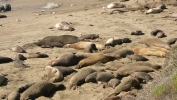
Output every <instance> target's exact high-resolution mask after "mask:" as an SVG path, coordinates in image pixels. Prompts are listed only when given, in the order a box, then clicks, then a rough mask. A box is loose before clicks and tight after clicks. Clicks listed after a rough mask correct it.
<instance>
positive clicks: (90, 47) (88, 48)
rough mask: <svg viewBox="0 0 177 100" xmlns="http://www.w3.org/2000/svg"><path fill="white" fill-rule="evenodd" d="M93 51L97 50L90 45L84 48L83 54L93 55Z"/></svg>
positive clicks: (94, 46)
mask: <svg viewBox="0 0 177 100" xmlns="http://www.w3.org/2000/svg"><path fill="white" fill-rule="evenodd" d="M93 50H98V49H97V48H96V45H95V44H90V45H88V46H87V47H85V48H84V52H88V53H93Z"/></svg>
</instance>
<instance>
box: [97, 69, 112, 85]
mask: <svg viewBox="0 0 177 100" xmlns="http://www.w3.org/2000/svg"><path fill="white" fill-rule="evenodd" d="M114 77H115V76H114V75H113V74H112V73H109V72H99V73H98V74H97V76H96V81H97V82H98V83H103V82H106V83H107V82H109V81H110V80H111V79H112V78H114Z"/></svg>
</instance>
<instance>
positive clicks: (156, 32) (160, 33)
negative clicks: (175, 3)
mask: <svg viewBox="0 0 177 100" xmlns="http://www.w3.org/2000/svg"><path fill="white" fill-rule="evenodd" d="M151 36H156V37H158V38H163V37H164V36H165V33H164V32H163V31H162V30H159V29H155V30H153V31H152V32H151Z"/></svg>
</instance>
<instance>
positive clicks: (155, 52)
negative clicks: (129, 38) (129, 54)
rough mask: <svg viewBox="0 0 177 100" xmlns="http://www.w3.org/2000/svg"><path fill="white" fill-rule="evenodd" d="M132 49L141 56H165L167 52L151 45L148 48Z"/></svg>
mask: <svg viewBox="0 0 177 100" xmlns="http://www.w3.org/2000/svg"><path fill="white" fill-rule="evenodd" d="M132 51H133V52H134V53H135V54H138V55H143V56H158V57H166V56H167V54H168V52H167V51H164V50H161V49H159V48H153V47H149V48H138V47H137V48H132Z"/></svg>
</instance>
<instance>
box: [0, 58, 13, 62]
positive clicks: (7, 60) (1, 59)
mask: <svg viewBox="0 0 177 100" xmlns="http://www.w3.org/2000/svg"><path fill="white" fill-rule="evenodd" d="M12 61H13V59H12V58H9V57H3V56H0V64H2V63H9V62H12Z"/></svg>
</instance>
